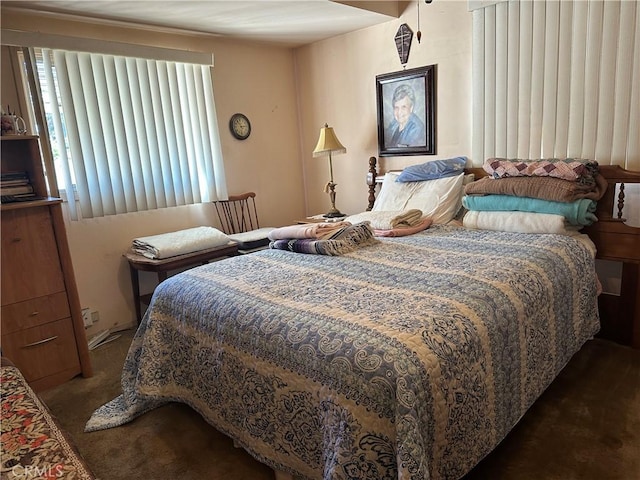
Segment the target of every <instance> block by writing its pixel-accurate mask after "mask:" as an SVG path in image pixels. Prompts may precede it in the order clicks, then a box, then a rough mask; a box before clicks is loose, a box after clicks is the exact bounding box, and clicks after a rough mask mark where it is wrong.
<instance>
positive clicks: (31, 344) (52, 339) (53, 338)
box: [22, 335, 58, 348]
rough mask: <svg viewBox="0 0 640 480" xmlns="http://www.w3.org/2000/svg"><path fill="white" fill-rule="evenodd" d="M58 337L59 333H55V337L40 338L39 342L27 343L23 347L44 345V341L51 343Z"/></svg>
mask: <svg viewBox="0 0 640 480" xmlns="http://www.w3.org/2000/svg"><path fill="white" fill-rule="evenodd" d="M56 338H58V336H57V335H55V336H53V337H49V338H45V339H44V340H40V341H38V342H33V343H29V344H27V345H23V346H22V348H29V347H35V346H37V345H42V344H43V343H49V342H52V341H54V340H55V339H56Z"/></svg>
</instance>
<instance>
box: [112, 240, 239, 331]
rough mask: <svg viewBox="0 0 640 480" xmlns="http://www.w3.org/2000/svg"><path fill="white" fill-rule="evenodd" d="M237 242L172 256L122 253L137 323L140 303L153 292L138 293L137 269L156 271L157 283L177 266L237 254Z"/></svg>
mask: <svg viewBox="0 0 640 480" xmlns="http://www.w3.org/2000/svg"><path fill="white" fill-rule="evenodd" d="M238 254H239V253H238V244H237V243H230V244H229V245H223V246H221V247H216V248H208V249H206V250H198V251H197V252H192V253H185V254H184V255H176V256H174V257H168V258H159V259H152V258H147V257H145V256H144V255H139V254H137V253H135V252H133V251H132V250H129V251H128V252H127V253H125V254H124V257H125V258H126V259H127V262H129V272H130V274H131V287H132V289H133V301H134V304H135V309H136V320H137V321H138V325H140V322H141V321H142V309H141V308H140V304H141V303H144V304H146V305H148V304H149V302H150V301H151V296H152V295H153V293H150V294H146V295H140V278H139V273H138V272H139V271H141V270H142V271H144V272H156V273H157V274H158V283H160V282H163V281H164V280H166V279H167V272H169V271H170V270H177V269H179V268H184V267H191V266H195V265H198V264H200V265H204V264H206V263H208V262H209V261H210V260H214V259H217V258H224V257H234V256H236V255H238Z"/></svg>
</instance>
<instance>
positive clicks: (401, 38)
mask: <svg viewBox="0 0 640 480" xmlns="http://www.w3.org/2000/svg"><path fill="white" fill-rule="evenodd" d="M412 40H413V30H411V28H409V25H407V24H406V23H403V24H402V25H400V28H398V31H397V32H396V36H395V41H396V48H397V49H398V56H399V57H400V63H401V64H402V65H406V63H407V61H408V60H409V50H411V41H412Z"/></svg>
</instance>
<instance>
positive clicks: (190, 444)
mask: <svg viewBox="0 0 640 480" xmlns="http://www.w3.org/2000/svg"><path fill="white" fill-rule="evenodd" d="M121 333H122V337H121V338H120V339H119V340H116V341H114V342H112V343H109V344H106V345H103V346H101V347H98V348H97V349H96V350H94V351H93V352H91V358H92V361H93V367H94V372H95V373H94V376H93V377H91V378H86V379H85V378H80V377H78V378H75V379H73V380H72V381H70V382H67V383H66V384H64V385H61V386H59V387H56V388H54V389H51V390H48V391H46V392H42V393H41V397H42V398H43V400H44V401H45V402H46V403H47V405H48V406H49V408H50V409H51V410H52V412H53V413H54V414H55V415H56V416H57V417H58V419H59V421H60V423H61V424H62V426H63V427H64V428H66V429H67V430H68V432H69V433H70V435H71V436H72V437H73V439H74V441H75V442H76V444H77V446H78V449H79V450H80V452H81V454H82V455H83V456H84V458H85V459H86V461H87V464H88V465H89V467H90V468H91V469H92V470H93V472H94V473H95V475H96V476H97V477H98V478H99V479H100V480H119V479H122V480H125V479H126V480H132V479H158V480H160V479H181V480H191V479H193V480H196V479H197V480H204V479H207V480H217V479H220V480H222V479H224V480H262V479H273V478H274V475H273V472H272V471H271V470H270V469H269V468H267V467H266V466H264V465H262V464H260V463H259V462H257V461H256V460H254V459H253V458H252V457H251V456H249V455H248V454H247V453H245V452H244V450H241V449H237V448H234V447H233V442H232V441H231V440H230V439H229V438H227V437H226V436H224V435H222V434H221V433H219V432H217V431H216V430H215V429H214V428H213V427H211V426H210V425H208V424H207V423H206V422H205V421H204V420H202V418H201V417H200V416H199V415H198V414H197V413H195V412H194V411H192V410H191V409H190V408H189V407H186V406H184V405H179V404H171V405H167V406H164V407H161V408H159V409H157V410H154V411H152V412H149V413H147V414H145V415H143V416H141V417H139V418H138V419H136V420H134V421H133V422H131V423H129V424H127V425H124V426H121V427H118V428H113V429H110V430H103V431H99V432H92V433H84V432H83V429H84V424H85V422H86V421H87V419H88V418H89V416H90V415H91V413H92V412H93V411H94V410H95V409H96V408H97V407H99V406H101V405H102V404H104V403H106V402H107V401H109V400H111V399H112V398H114V397H115V396H117V395H118V394H119V393H120V371H121V368H122V365H123V363H124V358H125V356H126V353H127V349H128V347H129V344H130V342H131V338H132V336H133V331H126V332H121ZM481 479H482V480H485V479H491V480H499V479H509V480H528V479H531V480H534V479H535V480H546V479H549V480H552V479H553V480H555V479H557V480H570V479H576V480H577V479H580V480H637V479H640V350H632V349H630V348H628V347H623V346H620V345H617V344H615V343H611V342H607V341H604V340H593V341H590V342H588V343H587V344H586V345H585V346H584V347H583V349H582V350H581V351H580V352H578V354H576V356H575V357H574V358H573V359H572V360H571V362H570V363H569V365H567V367H566V368H565V369H564V370H563V371H562V372H561V374H560V376H559V377H558V378H557V379H556V381H555V382H554V383H553V384H552V385H551V386H550V387H549V388H548V389H547V391H546V392H545V393H544V394H543V395H542V397H541V398H540V399H539V400H538V401H537V402H536V403H535V404H534V405H533V407H532V408H531V409H530V410H529V412H528V413H527V414H526V415H525V416H524V417H523V418H522V420H521V421H520V422H519V424H518V425H517V426H516V427H515V428H514V430H513V431H512V432H511V433H510V434H509V436H507V438H506V439H505V440H504V441H503V442H502V443H501V444H500V445H499V446H498V447H497V448H496V450H494V452H493V453H492V454H491V455H489V456H488V457H487V458H486V459H485V460H484V461H483V462H481V463H480V464H479V465H478V466H477V467H476V468H475V469H474V470H473V471H472V472H471V473H470V474H469V475H467V476H466V477H465V480H481Z"/></svg>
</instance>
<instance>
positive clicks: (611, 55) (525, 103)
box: [472, 0, 640, 170]
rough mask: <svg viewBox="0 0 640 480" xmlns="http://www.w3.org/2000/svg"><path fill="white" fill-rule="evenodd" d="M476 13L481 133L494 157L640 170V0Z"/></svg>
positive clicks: (475, 149)
mask: <svg viewBox="0 0 640 480" xmlns="http://www.w3.org/2000/svg"><path fill="white" fill-rule="evenodd" d="M472 15H473V22H472V24H473V27H472V28H473V51H472V55H473V66H472V69H473V72H472V78H473V141H472V155H473V158H474V160H475V161H476V163H477V162H478V161H480V162H481V161H482V160H483V159H485V158H488V157H494V156H498V157H507V158H525V159H526V158H531V159H535V158H554V157H555V158H566V157H573V158H588V159H592V160H597V161H598V162H599V163H601V164H603V165H607V164H614V165H620V166H623V167H625V168H627V169H630V170H640V135H638V132H640V5H639V4H638V2H627V1H599V0H593V1H589V2H585V1H580V0H576V1H573V0H563V1H562V2H558V1H546V0H539V1H538V0H536V1H517V0H510V1H508V2H501V3H497V4H490V5H488V6H482V7H481V8H480V7H478V8H476V9H475V10H473V12H472Z"/></svg>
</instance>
